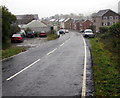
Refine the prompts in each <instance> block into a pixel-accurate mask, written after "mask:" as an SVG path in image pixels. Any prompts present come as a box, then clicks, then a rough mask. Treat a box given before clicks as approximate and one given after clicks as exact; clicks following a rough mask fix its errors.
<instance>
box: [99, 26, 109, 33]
mask: <svg viewBox="0 0 120 98" xmlns="http://www.w3.org/2000/svg"><path fill="white" fill-rule="evenodd" d="M99 31H100V33H107V32H108V31H109V27H107V26H106V27H100V28H99Z"/></svg>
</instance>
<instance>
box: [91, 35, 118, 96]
mask: <svg viewBox="0 0 120 98" xmlns="http://www.w3.org/2000/svg"><path fill="white" fill-rule="evenodd" d="M90 41H91V45H92V55H93V70H94V81H95V97H99V96H107V97H108V96H109V97H113V96H120V71H119V69H118V67H117V66H118V63H117V55H115V54H114V53H112V52H110V51H109V49H108V48H106V43H107V41H104V40H101V37H96V38H94V39H91V40H90ZM107 45H108V44H107Z"/></svg>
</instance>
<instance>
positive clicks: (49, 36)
mask: <svg viewBox="0 0 120 98" xmlns="http://www.w3.org/2000/svg"><path fill="white" fill-rule="evenodd" d="M57 38H59V36H58V35H57V34H55V33H54V34H53V33H49V34H48V35H47V40H48V41H49V40H55V39H57Z"/></svg>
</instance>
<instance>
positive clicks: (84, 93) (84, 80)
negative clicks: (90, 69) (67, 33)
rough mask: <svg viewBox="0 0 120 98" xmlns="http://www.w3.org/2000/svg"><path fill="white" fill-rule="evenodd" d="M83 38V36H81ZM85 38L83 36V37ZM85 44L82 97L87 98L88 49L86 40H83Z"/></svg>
mask: <svg viewBox="0 0 120 98" xmlns="http://www.w3.org/2000/svg"><path fill="white" fill-rule="evenodd" d="M81 36H82V35H81ZM82 38H83V36H82ZM83 42H84V49H85V57H84V71H83V82H82V94H81V97H82V98H85V96H86V64H87V49H86V42H85V39H84V38H83Z"/></svg>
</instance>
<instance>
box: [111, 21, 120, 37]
mask: <svg viewBox="0 0 120 98" xmlns="http://www.w3.org/2000/svg"><path fill="white" fill-rule="evenodd" d="M109 32H110V33H111V34H112V35H113V36H115V37H119V38H120V23H116V24H114V25H112V26H111V27H110V28H109Z"/></svg>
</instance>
